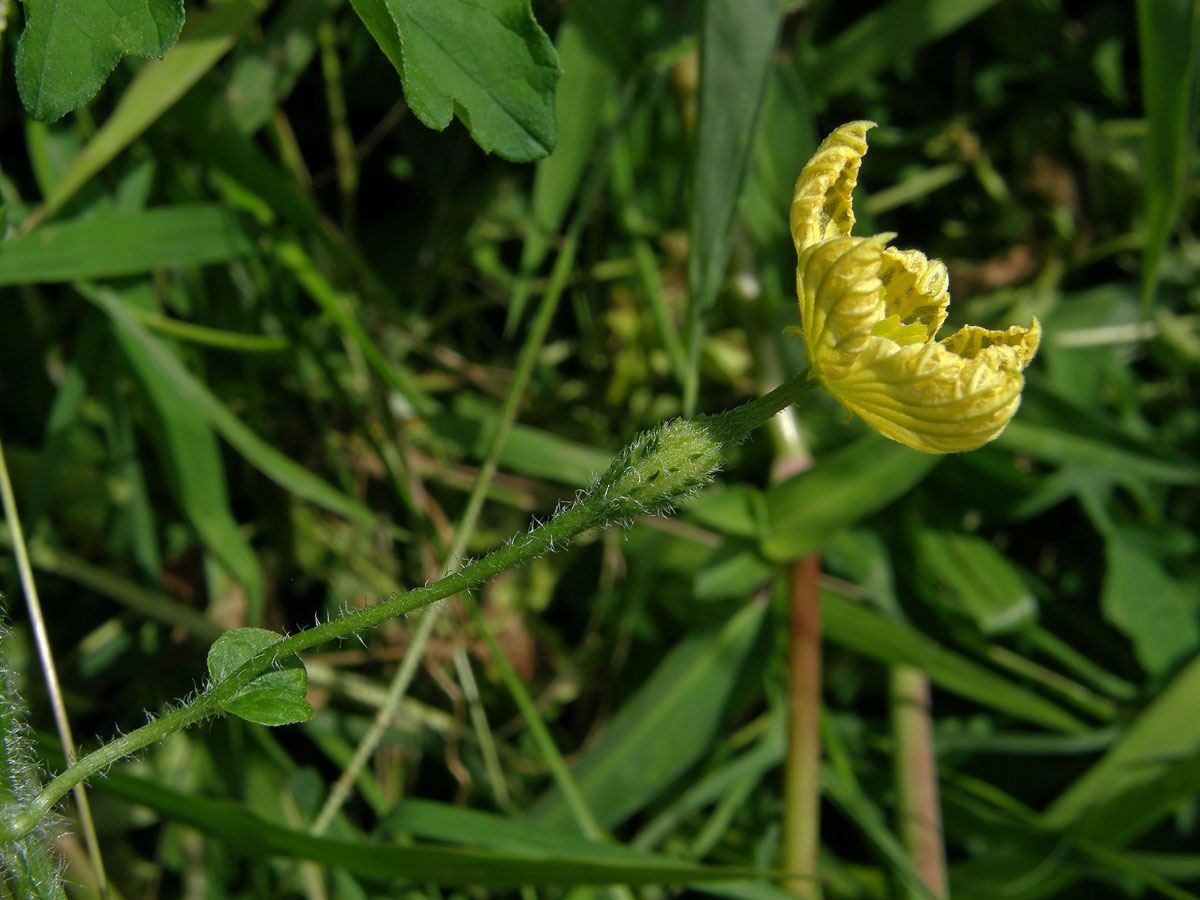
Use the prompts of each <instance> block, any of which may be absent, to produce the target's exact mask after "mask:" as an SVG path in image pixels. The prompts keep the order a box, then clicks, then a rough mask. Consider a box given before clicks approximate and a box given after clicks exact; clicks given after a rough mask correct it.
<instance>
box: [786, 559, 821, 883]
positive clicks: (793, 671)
mask: <svg viewBox="0 0 1200 900" xmlns="http://www.w3.org/2000/svg"><path fill="white" fill-rule="evenodd" d="M789 575H790V577H789V592H788V593H789V617H788V624H789V639H788V750H787V760H786V763H785V766H784V817H783V867H784V869H785V870H786V871H788V872H791V873H796V874H804V875H807V876H808V877H807V878H794V879H790V880H788V881H787V882H785V885H784V886H785V887H786V888H787V890H788V891H790V892H791V893H792V894H794V895H795V896H797V897H802V898H805V900H819V898H820V897H821V882H820V881H819V880H818V879H817V851H818V848H819V846H820V835H821V817H820V803H821V594H820V590H819V587H818V580H819V578H820V575H821V558H820V556H818V555H817V554H815V553H814V554H811V555H809V556H806V557H804V558H803V559H800V560H797V561H796V562H794V563H792V566H791V571H790V573H789Z"/></svg>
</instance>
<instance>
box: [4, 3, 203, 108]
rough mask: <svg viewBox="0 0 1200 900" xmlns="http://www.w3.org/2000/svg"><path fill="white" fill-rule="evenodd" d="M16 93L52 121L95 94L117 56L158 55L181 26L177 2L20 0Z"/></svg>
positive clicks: (180, 13)
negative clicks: (21, 28) (22, 26)
mask: <svg viewBox="0 0 1200 900" xmlns="http://www.w3.org/2000/svg"><path fill="white" fill-rule="evenodd" d="M24 6H25V30H24V31H22V32H21V41H20V43H19V44H18V45H17V58H16V70H17V90H18V91H19V92H20V94H21V102H22V103H24V104H25V108H26V109H27V110H28V111H29V112H30V114H31V115H32V116H33V117H34V118H35V119H37V120H38V121H41V122H53V121H55V120H56V119H60V118H62V117H63V116H65V115H66V114H67V113H69V112H70V111H71V110H73V109H77V108H78V107H80V106H83V104H85V103H87V102H88V101H89V100H91V99H92V97H94V96H95V95H96V92H97V91H99V90H100V88H101V86H102V85H103V84H104V82H105V80H107V78H108V76H109V74H110V73H111V72H112V70H113V69H114V68H116V65H117V63H118V62H120V61H121V59H122V57H124V56H128V55H130V54H132V55H134V56H162V55H163V54H164V53H166V52H167V51H168V50H170V49H171V48H172V47H173V46H175V42H176V41H177V40H178V39H179V32H180V30H181V29H182V28H183V2H182V0H25V3H24Z"/></svg>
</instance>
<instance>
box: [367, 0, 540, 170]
mask: <svg viewBox="0 0 1200 900" xmlns="http://www.w3.org/2000/svg"><path fill="white" fill-rule="evenodd" d="M351 5H352V6H353V7H354V10H355V12H357V13H358V15H359V18H361V19H362V20H363V23H364V24H365V25H366V26H367V29H368V30H369V31H370V32H371V35H372V36H373V37H374V38H375V41H376V43H378V44H379V46H380V49H382V50H383V52H384V53H385V54H386V55H387V57H388V59H390V60H391V61H392V65H393V66H395V67H396V71H397V72H399V73H400V79H401V81H402V82H403V84H404V99H405V100H406V101H407V102H408V105H409V107H410V108H411V109H412V111H413V112H414V113H416V114H417V118H418V119H420V120H421V121H422V122H424V123H425V124H426V125H427V126H429V127H430V128H434V129H437V130H438V131H441V130H442V129H443V128H445V127H446V126H447V125H449V124H450V119H451V117H452V116H454V115H457V116H458V117H459V119H461V120H462V122H463V124H464V125H466V126H467V128H468V130H470V132H471V137H472V138H474V140H475V143H477V144H478V145H479V146H480V147H482V148H483V149H484V150H485V151H487V152H488V153H491V152H495V153H497V154H499V155H500V156H502V157H504V158H505V159H510V160H512V161H514V162H529V161H531V160H535V159H540V158H541V157H543V156H546V155H547V154H548V153H549V152H550V151H551V150H553V149H554V144H555V141H556V140H557V126H556V123H555V117H554V89H555V86H556V85H557V84H558V76H559V67H558V55H557V54H556V53H555V52H554V45H553V44H551V43H550V39H549V38H548V37H546V33H545V32H544V31H542V29H541V27H540V26H539V25H538V23H537V20H536V19H534V17H533V12H532V10H531V9H530V8H529V0H469V2H468V0H441V2H438V3H426V2H421V0H351Z"/></svg>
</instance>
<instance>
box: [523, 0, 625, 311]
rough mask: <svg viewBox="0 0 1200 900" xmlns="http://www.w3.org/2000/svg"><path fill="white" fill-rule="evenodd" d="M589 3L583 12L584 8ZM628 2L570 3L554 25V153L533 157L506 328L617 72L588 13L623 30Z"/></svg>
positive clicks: (557, 220) (565, 202)
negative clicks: (558, 70)
mask: <svg viewBox="0 0 1200 900" xmlns="http://www.w3.org/2000/svg"><path fill="white" fill-rule="evenodd" d="M585 6H586V7H589V8H588V9H587V11H584V9H583V8H584V7H585ZM631 7H632V4H631V3H630V0H619V2H614V0H605V2H602V3H599V4H596V3H594V0H588V2H584V3H572V4H571V5H570V6H568V7H567V15H566V18H565V19H564V20H563V22H562V24H561V25H559V26H558V32H557V34H556V35H555V41H554V43H555V48H556V49H557V51H558V59H559V64H560V65H561V66H562V77H561V78H560V79H559V82H558V89H557V91H556V92H555V96H554V110H555V117H556V119H557V120H558V143H556V144H555V145H554V150H553V152H552V153H551V154H550V155H549V156H547V157H545V158H544V159H541V160H538V163H537V166H536V167H535V168H534V173H533V193H532V194H531V196H530V198H529V205H530V213H531V220H530V222H529V231H528V233H527V234H526V236H525V243H524V245H523V246H522V248H521V263H520V271H519V272H518V279H517V283H516V286H515V290H514V294H513V298H512V302H511V304H510V305H509V308H508V315H507V320H506V324H505V329H506V331H509V332H511V331H512V329H513V328H514V327H515V326H516V324H517V323H518V322H519V321H520V320H521V315H522V313H523V312H524V310H525V305H526V301H527V300H528V297H529V277H530V275H532V273H533V272H535V271H536V270H537V268H538V266H540V265H541V264H542V262H543V261H544V260H545V258H546V253H547V252H548V251H549V249H550V242H551V240H552V239H553V238H554V235H556V234H557V233H558V230H559V228H560V227H561V226H562V223H563V220H564V218H565V217H566V214H567V209H568V207H570V205H571V200H572V199H573V198H574V197H575V194H576V193H577V192H578V189H579V186H580V183H581V182H582V180H583V173H584V170H585V169H586V168H587V162H588V157H589V156H590V154H591V152H592V148H593V144H594V142H595V138H596V131H597V129H598V128H599V126H600V121H601V116H602V115H603V112H604V109H605V106H606V105H607V103H608V102H609V101H610V100H611V99H612V98H613V97H614V96H615V89H616V86H617V71H616V68H615V66H614V64H613V61H612V60H611V59H610V58H609V57H608V56H607V55H605V54H604V53H602V52H601V51H600V49H599V48H597V46H596V44H595V42H594V41H593V40H592V39H591V36H590V35H589V33H588V28H587V22H588V20H589V19H590V18H591V17H594V16H602V17H604V22H605V25H607V26H608V27H609V29H610V30H615V31H616V32H618V33H620V32H622V31H624V30H625V29H627V28H628V21H627V20H628V18H629V13H630V10H631Z"/></svg>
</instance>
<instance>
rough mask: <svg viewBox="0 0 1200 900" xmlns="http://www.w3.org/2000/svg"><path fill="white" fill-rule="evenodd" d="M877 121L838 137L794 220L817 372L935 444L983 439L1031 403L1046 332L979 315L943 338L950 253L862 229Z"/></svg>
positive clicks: (878, 420)
mask: <svg viewBox="0 0 1200 900" xmlns="http://www.w3.org/2000/svg"><path fill="white" fill-rule="evenodd" d="M874 127H875V123H874V122H851V123H849V124H847V125H843V126H842V127H840V128H838V129H836V130H835V131H834V132H833V133H832V134H831V135H829V137H827V138H826V139H825V140H824V142H823V143H822V144H821V146H820V147H818V148H817V152H816V153H815V154H813V157H812V159H810V160H809V161H808V164H807V165H806V166H805V167H804V171H802V172H801V173H800V177H799V178H798V179H797V180H796V191H795V194H794V196H793V198H792V209H791V216H790V219H791V228H792V237H793V239H794V240H795V242H796V253H797V255H798V257H799V262H798V264H797V266H796V291H797V294H798V295H799V298H800V321H801V327H800V328H796V329H790V330H793V331H796V332H798V333H799V334H800V335H801V336H802V337H803V338H804V343H805V346H806V347H807V348H808V355H809V359H810V361H811V364H812V369H813V371H814V373H815V374H816V375H817V376H818V377H819V378H820V379H821V381H822V383H823V384H824V385H825V387H826V389H827V390H828V391H829V392H830V393H831V394H833V396H834V397H836V398H837V399H838V400H839V401H841V403H842V405H843V406H845V407H846V408H847V409H848V410H850V411H851V412H852V413H857V414H858V415H860V416H862V418H863V419H864V420H866V422H867V423H869V424H870V425H871V426H873V427H874V428H875V429H876V430H878V431H879V432H880V433H881V434H883V435H885V436H886V437H889V438H891V439H892V440H895V441H899V442H900V443H902V444H907V445H908V446H909V447H912V448H914V449H916V450H921V451H924V452H925V453H956V452H959V451H962V450H974V449H975V448H976V447H979V446H982V445H983V444H985V443H987V442H988V441H990V440H993V439H994V438H996V437H997V436H998V435H999V434H1000V432H1001V431H1003V430H1004V427H1005V426H1006V425H1007V424H1008V423H1009V420H1011V419H1012V417H1013V415H1014V414H1015V413H1016V411H1017V407H1018V406H1019V405H1020V403H1021V388H1022V387H1023V386H1024V384H1025V378H1024V376H1023V375H1022V374H1021V371H1022V370H1023V369H1024V368H1025V367H1026V366H1027V365H1028V364H1029V361H1030V360H1031V359H1033V355H1034V353H1036V352H1037V347H1038V342H1039V341H1040V339H1041V336H1042V329H1041V325H1039V324H1038V321H1037V318H1036V317H1035V318H1034V319H1033V323H1032V324H1031V325H1030V327H1028V328H1020V327H1017V326H1014V327H1012V328H1009V329H1008V330H1007V331H989V330H988V329H986V328H980V327H978V326H975V325H968V326H966V327H964V328H962V329H960V330H959V331H956V332H955V333H954V334H952V335H951V336H950V337H947V338H943V339H942V340H940V341H939V340H936V336H937V332H938V329H939V328H941V326H942V322H943V321H945V319H946V308H947V307H948V306H949V304H950V294H949V292H948V287H949V281H950V279H949V276H948V275H947V273H946V267H945V266H944V265H943V264H942V263H941V262H939V261H938V260H931V259H926V258H925V255H924V254H922V253H920V252H918V251H916V250H897V249H895V248H894V247H889V246H888V241H890V240H891V239H892V238H893V237H895V235H894V234H880V235H876V236H875V237H869V238H862V237H851V235H850V231H851V229H852V228H853V227H854V208H853V205H852V203H851V196H850V195H851V193H852V192H853V190H854V185H855V183H856V182H857V180H858V169H859V166H861V165H862V158H863V155H864V154H865V153H866V152H867V141H866V133H867V131H868V130H869V129H871V128H874Z"/></svg>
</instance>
